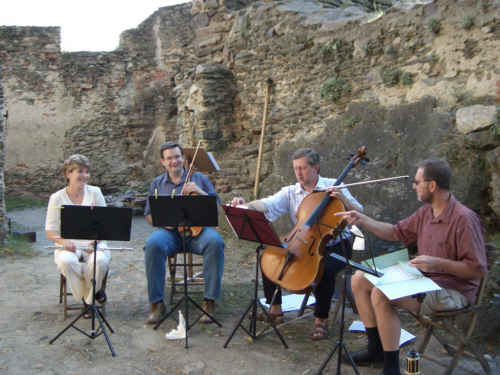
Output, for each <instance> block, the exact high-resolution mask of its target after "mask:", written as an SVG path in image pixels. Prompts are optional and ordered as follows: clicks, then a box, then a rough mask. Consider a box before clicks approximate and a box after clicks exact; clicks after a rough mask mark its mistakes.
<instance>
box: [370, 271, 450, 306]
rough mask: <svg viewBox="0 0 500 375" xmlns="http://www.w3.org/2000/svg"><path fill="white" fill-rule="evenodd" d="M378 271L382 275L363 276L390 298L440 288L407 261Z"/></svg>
mask: <svg viewBox="0 0 500 375" xmlns="http://www.w3.org/2000/svg"><path fill="white" fill-rule="evenodd" d="M380 271H381V272H382V273H383V274H384V276H382V277H376V276H373V275H370V274H367V273H365V274H364V276H365V277H366V278H367V279H368V280H369V281H370V282H371V283H372V284H373V285H375V286H376V287H377V288H378V289H380V290H381V291H382V292H383V293H384V294H385V295H386V296H387V298H389V299H390V300H394V299H398V298H402V297H407V296H411V295H414V294H418V293H426V292H431V291H433V290H439V289H441V287H440V286H439V285H437V284H436V283H435V282H434V281H432V280H431V279H430V278H428V277H425V276H424V275H423V274H422V273H421V272H420V271H419V270H418V269H417V268H415V267H412V266H410V265H409V264H408V262H398V263H397V264H394V265H392V266H389V267H386V268H383V269H381V270H380Z"/></svg>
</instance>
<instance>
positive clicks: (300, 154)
mask: <svg viewBox="0 0 500 375" xmlns="http://www.w3.org/2000/svg"><path fill="white" fill-rule="evenodd" d="M319 161H320V156H319V154H318V153H317V152H315V151H314V150H311V149H308V148H302V149H298V150H297V151H295V152H294V154H293V155H292V164H293V170H294V172H295V178H296V179H297V183H296V184H294V185H289V186H285V187H283V188H282V189H281V190H280V191H278V192H277V193H275V194H273V195H271V196H269V197H266V198H264V199H260V200H256V201H253V202H250V203H247V204H246V206H247V207H248V208H250V209H254V210H257V211H260V212H263V213H264V214H265V216H266V218H267V219H268V220H270V221H274V220H276V219H278V218H279V217H281V216H283V215H285V214H289V215H290V219H291V220H292V222H293V224H294V225H295V224H296V223H297V217H296V214H297V211H298V208H299V206H300V204H301V203H302V200H303V199H304V198H305V197H306V196H308V195H309V194H311V193H312V192H313V191H315V190H326V191H329V193H330V195H331V196H332V197H334V198H337V199H340V200H341V201H342V203H343V204H344V206H345V207H346V208H347V207H349V210H355V211H363V206H362V205H361V204H360V203H359V202H358V201H357V200H356V199H355V198H354V197H353V196H352V195H351V194H350V193H349V190H347V188H344V189H342V188H341V187H342V185H340V186H339V188H335V187H333V185H334V184H335V182H336V179H334V178H325V177H322V176H320V175H319ZM231 204H232V205H234V206H236V205H245V201H244V199H243V198H241V197H237V198H234V199H233V200H232V201H231ZM351 240H352V236H351V233H350V232H349V231H348V230H344V231H343V232H342V233H341V234H340V235H339V236H338V237H337V238H336V239H333V240H332V241H330V243H329V244H328V245H327V251H329V252H335V253H338V254H340V255H344V254H343V251H342V248H344V249H345V251H346V253H347V254H346V255H347V256H348V257H349V258H350V257H351V252H352V245H351V243H352V241H351ZM324 260H325V267H324V273H323V277H322V279H321V281H320V282H319V283H318V285H317V286H316V288H315V289H314V295H315V297H316V306H315V311H314V316H315V318H316V319H315V325H314V329H313V332H312V336H311V338H312V339H313V340H322V339H326V338H328V327H327V324H326V321H327V318H328V313H329V311H330V305H331V300H332V297H333V293H334V290H335V277H336V275H337V273H338V272H339V271H340V270H341V269H342V268H343V267H344V264H343V263H342V262H340V261H338V260H336V259H334V258H333V257H330V256H326V257H325V258H324ZM262 279H263V286H264V294H265V296H266V300H267V303H268V304H269V303H271V302H272V298H273V295H274V292H275V290H276V285H275V284H274V283H273V282H272V281H270V280H269V279H268V278H267V277H266V276H265V275H264V274H263V275H262ZM269 314H270V316H271V317H272V319H273V321H274V322H275V323H279V322H280V321H281V316H282V315H283V312H282V310H281V293H279V292H278V293H277V294H276V296H275V297H274V302H273V304H272V305H271V307H270V309H269ZM258 318H260V319H264V318H265V316H259V317H258Z"/></svg>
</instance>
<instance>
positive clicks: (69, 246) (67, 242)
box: [54, 237, 76, 253]
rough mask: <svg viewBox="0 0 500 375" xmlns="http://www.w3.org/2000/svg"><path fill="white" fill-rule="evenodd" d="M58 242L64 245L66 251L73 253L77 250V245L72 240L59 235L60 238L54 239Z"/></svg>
mask: <svg viewBox="0 0 500 375" xmlns="http://www.w3.org/2000/svg"><path fill="white" fill-rule="evenodd" d="M54 242H55V243H56V244H58V245H62V247H63V248H64V250H66V251H71V252H72V253H74V252H76V246H75V243H74V242H73V241H71V240H65V239H63V238H61V237H59V239H57V240H56V241H54Z"/></svg>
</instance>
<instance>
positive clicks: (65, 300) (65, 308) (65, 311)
mask: <svg viewBox="0 0 500 375" xmlns="http://www.w3.org/2000/svg"><path fill="white" fill-rule="evenodd" d="M61 280H62V284H63V285H62V288H63V316H64V320H66V319H67V318H68V289H67V288H68V283H67V282H66V277H65V276H64V275H63V274H61Z"/></svg>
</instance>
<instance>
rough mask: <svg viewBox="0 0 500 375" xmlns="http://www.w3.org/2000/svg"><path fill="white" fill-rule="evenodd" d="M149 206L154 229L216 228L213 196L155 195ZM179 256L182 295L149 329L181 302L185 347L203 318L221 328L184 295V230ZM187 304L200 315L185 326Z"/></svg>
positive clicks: (215, 199)
mask: <svg viewBox="0 0 500 375" xmlns="http://www.w3.org/2000/svg"><path fill="white" fill-rule="evenodd" d="M149 204H150V207H151V217H152V220H153V226H154V227H216V226H217V225H218V219H219V217H218V212H217V198H216V197H215V196H213V195H177V196H173V197H167V196H158V197H154V196H153V197H149ZM181 238H182V253H183V254H184V264H183V266H184V296H183V297H182V298H181V299H180V300H179V301H178V302H177V303H176V304H175V306H174V307H173V308H172V309H171V310H170V311H169V312H167V313H166V314H165V315H164V316H163V317H161V318H160V320H159V321H158V322H157V323H156V325H155V326H154V327H153V328H154V329H157V328H158V327H159V326H160V324H161V323H163V321H164V320H165V319H167V318H168V317H169V316H170V315H172V313H173V312H174V311H175V310H176V309H177V308H178V307H179V306H181V303H183V302H184V316H185V317H186V318H185V319H186V342H185V347H186V349H187V348H188V331H189V329H191V327H193V326H194V325H195V324H196V323H197V322H198V321H199V320H200V319H201V317H202V316H203V315H206V316H208V317H209V318H210V320H211V321H212V322H214V323H216V324H217V325H218V326H219V327H222V324H220V323H219V322H218V321H217V320H216V319H215V318H214V317H213V316H212V315H210V314H208V313H207V312H205V311H204V310H203V308H202V307H201V306H200V305H199V304H198V303H196V301H194V300H193V299H192V298H191V297H190V296H189V295H188V292H187V279H188V271H187V261H186V252H187V249H186V231H185V230H184V231H182V234H181ZM189 302H191V303H192V304H193V305H194V306H195V307H196V308H197V309H198V310H200V312H201V315H200V316H199V317H198V319H196V320H195V321H194V323H193V324H189Z"/></svg>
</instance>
